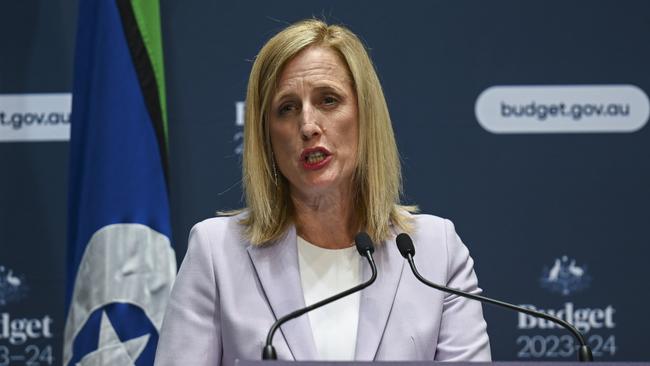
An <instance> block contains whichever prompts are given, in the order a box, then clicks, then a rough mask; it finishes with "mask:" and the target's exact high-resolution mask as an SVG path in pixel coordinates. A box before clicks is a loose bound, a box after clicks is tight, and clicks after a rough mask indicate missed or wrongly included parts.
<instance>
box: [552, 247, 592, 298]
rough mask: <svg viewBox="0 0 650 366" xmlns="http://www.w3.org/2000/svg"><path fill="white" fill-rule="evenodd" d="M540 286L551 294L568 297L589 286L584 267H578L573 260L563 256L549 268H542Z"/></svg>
mask: <svg viewBox="0 0 650 366" xmlns="http://www.w3.org/2000/svg"><path fill="white" fill-rule="evenodd" d="M539 282H540V285H541V286H542V287H543V288H545V289H547V290H549V291H552V292H557V293H559V294H562V295H564V296H568V295H570V294H572V293H574V292H576V291H580V290H583V289H585V288H587V287H589V285H590V284H591V276H590V275H589V273H587V266H586V265H578V264H577V263H576V260H575V259H572V258H569V257H568V256H566V255H564V256H562V257H560V258H556V259H555V262H554V263H553V265H552V266H550V267H548V266H547V267H544V269H543V271H542V276H541V278H540V280H539Z"/></svg>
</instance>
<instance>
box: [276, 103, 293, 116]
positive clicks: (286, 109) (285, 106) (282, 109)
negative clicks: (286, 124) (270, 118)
mask: <svg viewBox="0 0 650 366" xmlns="http://www.w3.org/2000/svg"><path fill="white" fill-rule="evenodd" d="M294 109H295V106H294V105H293V104H283V105H282V106H280V109H279V110H278V112H279V113H280V114H281V115H282V114H287V113H289V112H291V111H293V110H294Z"/></svg>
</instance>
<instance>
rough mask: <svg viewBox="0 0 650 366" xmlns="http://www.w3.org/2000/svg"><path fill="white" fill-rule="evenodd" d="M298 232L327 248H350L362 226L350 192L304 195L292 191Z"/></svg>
mask: <svg viewBox="0 0 650 366" xmlns="http://www.w3.org/2000/svg"><path fill="white" fill-rule="evenodd" d="M291 200H292V202H293V206H294V214H295V216H294V217H295V224H296V232H297V233H298V235H300V236H301V237H302V238H303V239H305V240H307V241H308V242H310V243H312V244H314V245H316V246H319V247H321V248H327V249H341V248H348V247H350V246H352V245H354V244H353V241H354V236H355V235H356V233H357V231H358V229H359V227H358V226H359V223H358V220H357V217H356V212H355V210H354V206H353V204H352V194H351V192H342V193H338V194H329V195H318V196H312V197H301V196H298V195H296V196H294V195H293V194H292V195H291Z"/></svg>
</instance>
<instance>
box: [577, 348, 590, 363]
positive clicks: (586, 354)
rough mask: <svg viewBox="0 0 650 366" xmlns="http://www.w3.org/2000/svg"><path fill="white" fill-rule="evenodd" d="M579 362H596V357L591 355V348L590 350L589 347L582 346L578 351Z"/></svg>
mask: <svg viewBox="0 0 650 366" xmlns="http://www.w3.org/2000/svg"><path fill="white" fill-rule="evenodd" d="M578 360H579V361H581V362H591V361H593V360H594V356H593V354H592V353H591V348H589V346H587V345H584V346H580V348H579V349H578Z"/></svg>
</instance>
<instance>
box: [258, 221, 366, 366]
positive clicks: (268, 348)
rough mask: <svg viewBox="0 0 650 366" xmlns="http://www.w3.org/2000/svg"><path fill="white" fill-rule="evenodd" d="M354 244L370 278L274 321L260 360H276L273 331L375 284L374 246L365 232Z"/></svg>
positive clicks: (355, 239)
mask: <svg viewBox="0 0 650 366" xmlns="http://www.w3.org/2000/svg"><path fill="white" fill-rule="evenodd" d="M354 243H355V245H356V247H357V251H358V252H359V254H360V255H361V256H362V257H365V258H366V259H367V260H368V263H369V264H370V268H371V269H372V275H371V276H370V279H369V280H368V281H366V282H363V283H361V284H359V285H357V286H354V287H352V288H350V289H348V290H345V291H343V292H341V293H338V294H336V295H334V296H331V297H328V298H326V299H323V300H321V301H319V302H316V303H313V304H311V305H309V306H307V307H304V308H302V309H298V310H296V311H293V312H291V313H289V314H287V315H285V316H283V317H281V318H280V319H278V320H276V321H275V323H273V325H272V326H271V329H269V333H268V335H267V336H266V345H265V346H264V348H263V349H262V360H277V359H278V356H277V354H276V352H275V347H273V335H274V334H275V331H277V330H278V328H279V327H280V326H281V325H282V324H284V323H286V322H288V321H289V320H291V319H295V318H297V317H299V316H301V315H303V314H305V313H308V312H310V311H312V310H314V309H318V308H320V307H321V306H325V305H327V304H329V303H331V302H334V301H336V300H338V299H341V298H344V297H346V296H348V295H350V294H353V293H355V292H357V291H361V290H363V289H364V288H366V287H368V286H370V285H371V284H372V283H373V282H375V279H377V266H376V265H375V260H374V259H373V258H372V253H374V251H375V246H374V245H373V243H372V239H370V236H368V234H366V233H365V232H363V231H362V232H360V233H358V234H357V235H356V236H355V237H354Z"/></svg>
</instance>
